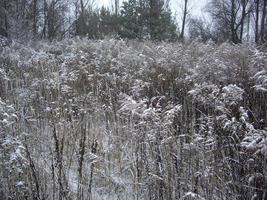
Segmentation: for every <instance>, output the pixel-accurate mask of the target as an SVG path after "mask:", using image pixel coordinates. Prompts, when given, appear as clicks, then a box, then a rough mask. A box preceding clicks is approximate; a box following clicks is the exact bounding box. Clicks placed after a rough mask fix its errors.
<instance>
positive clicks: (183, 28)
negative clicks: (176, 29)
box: [181, 0, 188, 40]
mask: <svg viewBox="0 0 267 200" xmlns="http://www.w3.org/2000/svg"><path fill="white" fill-rule="evenodd" d="M187 4H188V0H184V10H183V23H182V31H181V39H182V40H184V31H185V23H186V16H187Z"/></svg>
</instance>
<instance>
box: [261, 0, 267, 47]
mask: <svg viewBox="0 0 267 200" xmlns="http://www.w3.org/2000/svg"><path fill="white" fill-rule="evenodd" d="M266 6H267V0H264V2H263V8H262V17H261V33H260V39H261V42H262V43H264V42H265V38H264V36H265V20H266Z"/></svg>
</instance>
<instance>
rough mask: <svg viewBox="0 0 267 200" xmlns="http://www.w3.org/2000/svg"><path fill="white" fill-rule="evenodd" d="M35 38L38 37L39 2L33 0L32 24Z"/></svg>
mask: <svg viewBox="0 0 267 200" xmlns="http://www.w3.org/2000/svg"><path fill="white" fill-rule="evenodd" d="M32 31H33V37H34V38H35V37H36V35H37V0H33V23H32Z"/></svg>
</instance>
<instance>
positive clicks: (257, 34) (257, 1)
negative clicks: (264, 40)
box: [255, 0, 260, 43]
mask: <svg viewBox="0 0 267 200" xmlns="http://www.w3.org/2000/svg"><path fill="white" fill-rule="evenodd" d="M255 3H256V20H255V42H256V43H258V42H259V7H260V1H259V0H256V2H255Z"/></svg>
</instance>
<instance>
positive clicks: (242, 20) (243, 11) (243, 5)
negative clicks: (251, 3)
mask: <svg viewBox="0 0 267 200" xmlns="http://www.w3.org/2000/svg"><path fill="white" fill-rule="evenodd" d="M241 3H242V17H241V27H240V40H241V41H242V39H243V33H244V22H245V17H246V5H247V2H246V0H242V2H241Z"/></svg>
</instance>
